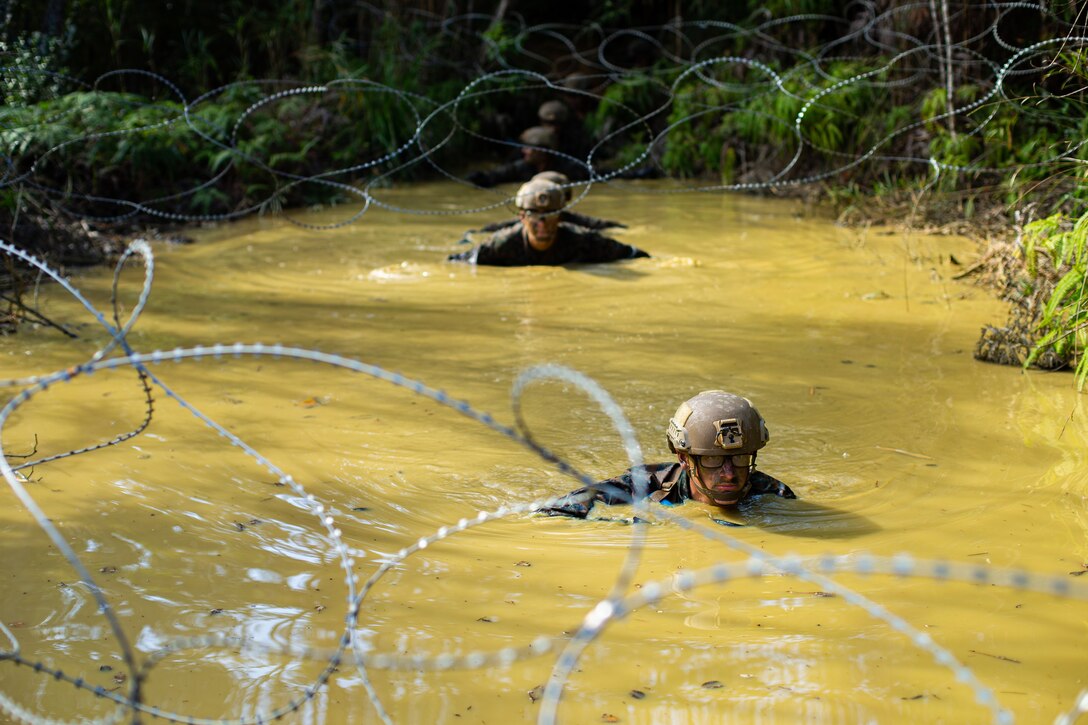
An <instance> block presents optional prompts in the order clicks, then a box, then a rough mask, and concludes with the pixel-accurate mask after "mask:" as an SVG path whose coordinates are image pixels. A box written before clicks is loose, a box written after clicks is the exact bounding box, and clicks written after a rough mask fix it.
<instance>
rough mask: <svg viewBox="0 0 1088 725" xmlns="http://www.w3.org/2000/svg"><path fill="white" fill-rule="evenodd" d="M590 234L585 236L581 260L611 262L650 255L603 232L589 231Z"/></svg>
mask: <svg viewBox="0 0 1088 725" xmlns="http://www.w3.org/2000/svg"><path fill="white" fill-rule="evenodd" d="M589 234H591V235H592V236H587V238H586V240H585V242H586V243H585V246H584V250H585V251H584V254H583V255H582V259H581V260H580V261H582V262H588V263H593V262H612V261H615V260H617V259H634V258H636V257H649V256H650V255H649V254H648V253H646V252H644V251H642V250H641V249H639V248H638V247H634V246H631V245H630V244H624V243H623V242H617V241H616V240H615V239H612V238H611V237H606V236H604V235H603V234H596V233H593V232H590V233H589Z"/></svg>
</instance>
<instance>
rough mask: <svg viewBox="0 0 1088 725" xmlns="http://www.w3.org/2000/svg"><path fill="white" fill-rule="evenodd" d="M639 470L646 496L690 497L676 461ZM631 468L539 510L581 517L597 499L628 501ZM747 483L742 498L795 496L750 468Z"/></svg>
mask: <svg viewBox="0 0 1088 725" xmlns="http://www.w3.org/2000/svg"><path fill="white" fill-rule="evenodd" d="M642 469H643V470H644V471H645V472H646V475H647V477H648V479H649V481H648V488H647V496H648V497H649V498H650V500H652V501H656V502H657V503H663V504H665V505H667V506H676V505H678V504H682V503H683V502H684V501H686V500H687V499H689V498H691V485H690V484H689V483H688V473H687V471H685V470H684V466H683V465H682V464H680V463H679V462H676V463H651V464H647V465H645V466H643V467H642ZM633 470H634V469H632V468H628V469H627V470H626V471H624V472H623V474H621V475H619V476H616V477H615V478H609V479H607V480H605V481H600V482H598V483H597V486H600V487H601V488H599V489H596V490H594V489H590V488H580V489H578V490H577V491H571V492H570V493H568V494H567V495H566V496H564V497H563V498H562V499H561V500H560V501H559V502H558V503H556V504H555V505H554V506H551V507H549V508H543V509H539V511H540V513H543V514H547V515H548V516H573V517H575V518H579V519H584V518H585V517H586V516H588V515H589V510H590V509H591V508H593V504H594V503H595V502H597V501H602V502H604V503H606V504H623V503H631V502H632V500H633V494H634V490H635V480H634V477H633V475H632V471H633ZM748 482H749V484H750V487H749V489H748V494H747V495H746V496H745V499H742V500H746V499H748V498H751V497H752V496H760V495H763V494H768V493H773V494H774V495H776V496H781V497H782V498H797V496H796V494H794V492H793V491H791V490H790V487H789V486H787V485H786V484H784V483H782V481H779V480H778V479H777V478H774V477H773V476H768V475H767V474H766V473H763V472H762V471H752V472H751V473H750V474H749V475H748Z"/></svg>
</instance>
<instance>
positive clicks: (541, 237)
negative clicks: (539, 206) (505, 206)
mask: <svg viewBox="0 0 1088 725" xmlns="http://www.w3.org/2000/svg"><path fill="white" fill-rule="evenodd" d="M519 216H520V217H521V223H522V224H524V225H525V236H526V237H528V238H529V245H530V246H532V247H533V248H534V249H538V250H541V251H543V250H545V249H547V248H548V247H550V246H552V243H553V242H555V235H556V234H557V233H558V232H559V214H557V213H555V212H547V213H545V212H539V211H522V212H521V214H520V215H519Z"/></svg>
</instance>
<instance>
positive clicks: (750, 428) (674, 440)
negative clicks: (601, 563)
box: [541, 390, 797, 519]
mask: <svg viewBox="0 0 1088 725" xmlns="http://www.w3.org/2000/svg"><path fill="white" fill-rule="evenodd" d="M665 437H666V439H667V440H668V443H669V450H670V451H672V452H673V453H675V454H676V461H675V462H672V463H657V464H647V465H644V466H641V467H640V469H641V470H640V471H639V474H641V475H640V476H639V477H642V476H644V477H645V483H646V487H645V488H644V489H643V490H639V485H638V481H637V480H636V475H635V474H636V469H633V468H630V469H628V470H627V471H625V472H624V473H623V474H621V475H619V476H617V477H615V478H610V479H608V480H605V481H600V482H598V483H597V484H595V485H593V486H587V487H585V488H580V489H578V490H577V491H572V492H571V493H569V494H567V495H566V496H565V497H563V498H562V499H561V500H560V501H559V502H557V503H556V504H555V505H554V506H551V507H548V508H544V509H541V513H545V514H548V515H549V516H573V517H576V518H582V519H584V518H585V517H586V516H588V515H589V511H590V509H591V508H592V507H593V504H594V503H595V502H597V501H600V502H602V503H606V504H617V503H632V502H633V501H634V500H635V498H636V497H638V496H643V497H648V498H649V499H650V500H652V501H655V502H658V503H662V504H665V505H672V506H675V505H678V504H682V503H683V502H684V501H686V500H688V499H691V500H693V501H698V502H699V503H704V504H709V505H711V506H716V507H720V508H731V507H735V506H736V505H737V504H739V503H741V502H743V501H746V500H748V499H749V498H751V497H753V496H760V495H763V494H774V495H775V496H781V497H782V498H797V496H796V495H794V493H793V491H791V490H790V487H789V486H787V485H786V484H785V483H783V482H782V481H779V480H778V479H777V478H774V477H773V476H769V475H767V474H766V473H763V472H762V471H757V470H756V454H757V452H758V451H759V450H760V449H761V448H763V447H764V446H765V445H767V441H768V440H769V439H770V433H769V432H768V431H767V424H766V422H765V421H764V420H763V416H761V415H760V414H759V411H758V410H756V408H755V406H753V405H752V403H751V401H749V400H748V399H747V398H742V397H741V396H739V395H733V394H732V393H726V392H724V391H722V390H708V391H705V392H702V393H699V394H698V395H696V396H695V397H693V398H691V399H689V400H687V401H685V402H684V403H682V404H681V405H680V407H679V408H678V409H677V411H676V413H675V414H674V415H673V417H672V418H671V419H670V420H669V425H668V428H667V429H666V432H665Z"/></svg>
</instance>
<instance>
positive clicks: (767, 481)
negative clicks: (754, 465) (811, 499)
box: [749, 471, 797, 498]
mask: <svg viewBox="0 0 1088 725" xmlns="http://www.w3.org/2000/svg"><path fill="white" fill-rule="evenodd" d="M749 481H751V483H752V495H754V496H758V495H759V494H763V493H773V494H774V495H776V496H781V497H782V498H797V494H795V493H794V492H793V490H792V489H791V488H790V487H789V486H787V485H786V484H785V483H784V482H782V481H780V480H778V479H777V478H775V477H774V476H771V475H769V474H766V473H764V472H763V471H752V473H751V476H750V477H749Z"/></svg>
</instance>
